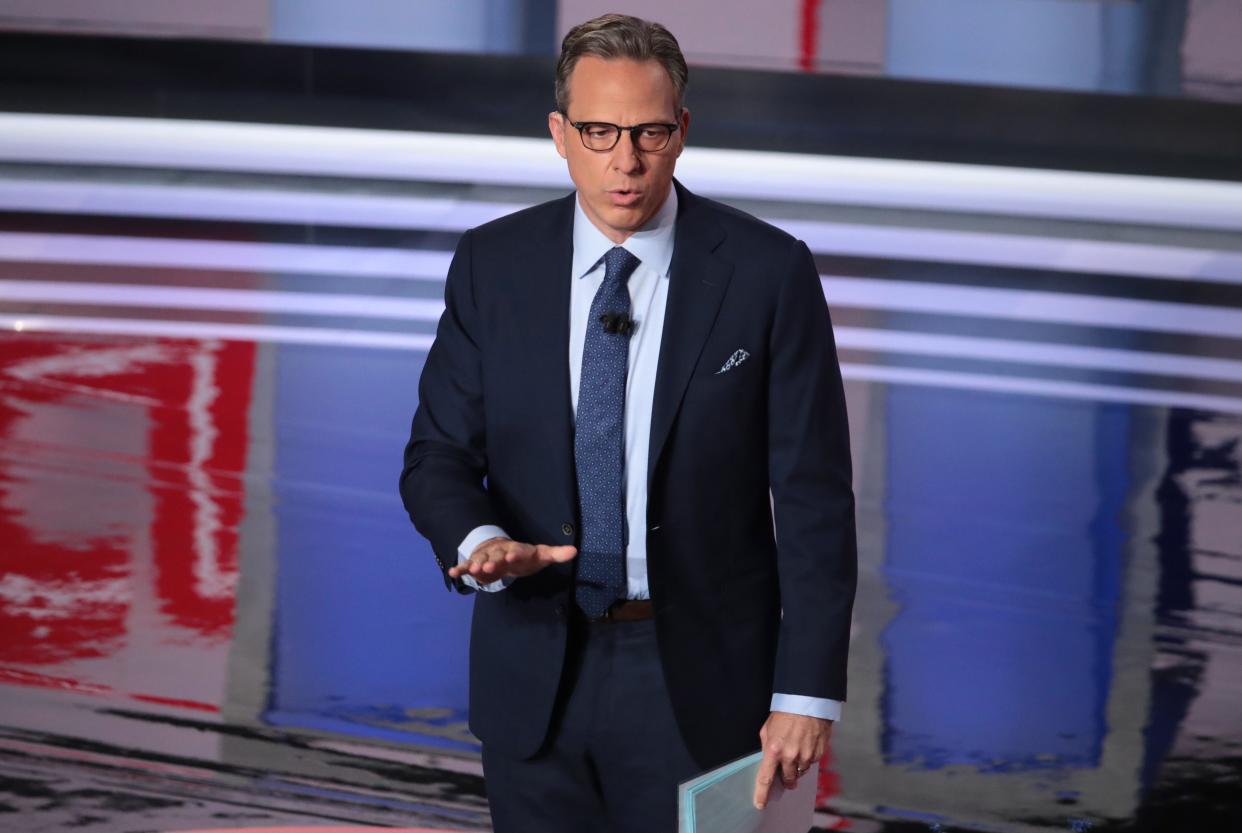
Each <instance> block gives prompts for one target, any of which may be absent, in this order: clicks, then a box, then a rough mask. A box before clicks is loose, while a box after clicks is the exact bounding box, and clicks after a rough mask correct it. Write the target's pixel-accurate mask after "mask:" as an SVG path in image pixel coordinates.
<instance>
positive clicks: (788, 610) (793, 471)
mask: <svg viewBox="0 0 1242 833" xmlns="http://www.w3.org/2000/svg"><path fill="white" fill-rule="evenodd" d="M769 351H770V352H769V355H770V356H771V360H770V372H769V380H768V471H769V477H770V486H771V490H772V508H773V515H774V520H775V526H776V548H777V569H778V573H779V580H780V590H781V607H782V617H781V625H780V636H779V640H778V643H777V655H776V676H775V679H774V681H773V691H774V692H781V693H783V694H787V695H802V696H806V697H817V698H828V699H833V700H845V677H846V659H847V656H848V652H849V634H850V617H851V614H852V611H853V605H854V592H855V587H856V585H857V572H858V555H857V543H856V535H855V526H854V492H853V484H852V473H851V464H850V442H849V424H848V422H847V420H846V413H845V392H844V389H843V385H842V382H841V368H840V365H839V363H838V361H837V351H836V345H835V343H834V339H833V335H832V322H831V319H830V318H829V314H828V305H827V303H826V302H825V300H824V293H823V288H822V287H821V285H820V281H819V273H818V271H817V270H816V268H815V263H814V260H813V259H812V257H811V253H810V251H809V250H808V249H807V247H806V244H804V243H802V242H801V241H798V242H797V243H795V244H794V246H793V251H792V252H791V253H790V261H789V265H788V268H787V270H786V272H785V273H784V274H783V282H782V286H781V289H780V293H779V296H778V299H777V304H776V314H775V318H774V321H773V329H772V333H771V343H770V345H769Z"/></svg>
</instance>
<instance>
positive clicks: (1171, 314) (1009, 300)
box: [820, 275, 1242, 339]
mask: <svg viewBox="0 0 1242 833" xmlns="http://www.w3.org/2000/svg"><path fill="white" fill-rule="evenodd" d="M820 280H821V283H822V284H823V287H824V297H825V298H827V299H828V305H829V306H830V307H831V306H845V307H860V308H865V309H886V310H899V311H903V312H925V313H936V314H942V315H976V316H983V317H988V318H1004V319H1012V320H1017V321H1033V322H1041V323H1050V324H1074V325H1078V326H1085V327H1115V328H1118V329H1126V330H1146V331H1151V332H1161V333H1183V334H1188V335H1203V336H1220V337H1223V338H1237V339H1242V310H1233V309H1218V308H1216V307H1208V306H1202V305H1198V304H1172V303H1165V302H1162V301H1133V300H1130V299H1127V298H1100V297H1096V296H1092V295H1071V294H1066V293H1060V292H1034V291H1028V290H1024V289H991V288H981V287H973V286H946V285H941V284H927V283H917V282H914V281H885V280H868V279H865V278H846V277H836V276H831V275H825V276H821V279H820Z"/></svg>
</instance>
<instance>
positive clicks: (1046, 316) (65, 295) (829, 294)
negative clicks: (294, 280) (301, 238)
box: [0, 276, 1242, 338]
mask: <svg viewBox="0 0 1242 833" xmlns="http://www.w3.org/2000/svg"><path fill="white" fill-rule="evenodd" d="M821 283H822V285H823V288H824V296H825V298H827V299H828V303H829V305H830V306H845V307H854V308H860V309H884V310H900V311H905V312H922V313H937V314H949V315H967V316H980V317H988V318H1004V319H1016V320H1020V321H1034V322H1041V323H1057V324H1074V325H1080V326H1092V327H1114V328H1118V329H1129V330H1146V331H1153V332H1167V333H1181V334H1186V335H1205V336H1219V337H1224V338H1242V310H1233V309H1218V308H1215V307H1208V306H1202V305H1196V304H1174V303H1165V302H1162V301H1135V300H1130V299H1127V298H1099V297H1094V296H1089V295H1071V294H1066V293H1056V292H1035V291H1028V290H1019V289H991V288H979V287H962V286H944V285H939V284H924V283H916V282H910V281H885V280H869V279H864V278H843V277H832V276H827V277H823V278H822V279H821ZM0 301H5V302H15V301H24V302H31V303H60V304H81V305H100V306H136V307H156V308H161V307H162V308H174V309H205V310H230V311H246V312H266V313H273V314H305V315H350V316H359V317H366V318H392V319H401V320H410V321H436V320H438V319H439V317H440V313H441V312H443V310H444V305H443V303H442V302H441V301H439V300H438V299H428V298H398V297H392V296H386V295H346V294H337V293H319V292H284V291H267V290H257V289H210V288H199V287H170V286H148V285H139V284H110V283H84V282H73V281H21V280H0Z"/></svg>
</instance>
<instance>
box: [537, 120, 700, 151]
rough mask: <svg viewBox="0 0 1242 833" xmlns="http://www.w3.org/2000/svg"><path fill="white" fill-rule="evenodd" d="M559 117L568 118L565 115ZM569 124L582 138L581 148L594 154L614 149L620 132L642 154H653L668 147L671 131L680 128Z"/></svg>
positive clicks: (648, 125) (669, 126)
mask: <svg viewBox="0 0 1242 833" xmlns="http://www.w3.org/2000/svg"><path fill="white" fill-rule="evenodd" d="M561 115H562V116H565V118H569V116H567V115H566V114H565V113H561ZM569 124H570V126H572V127H573V128H574V129H575V130H577V131H578V135H579V136H581V137H582V144H583V146H584V147H585V148H586V149H587V150H593V151H595V152H596V153H607V152H608V151H610V150H612V149H613V148H615V147H616V146H617V142H619V141H621V134H622V132H627V133H629V134H630V141H631V142H633V143H634V147H636V148H638V149H639V150H641V151H643V152H644V153H655V152H656V151H660V150H664V149H665V148H666V147H668V142H669V139H671V138H673V131H675V130H677V128H678V127H679V126H680V125H676V124H661V123H659V122H651V123H648V124H635V125H631V126H628V127H623V126H621V125H619V124H612V123H610V122H606V121H573V122H570V123H569Z"/></svg>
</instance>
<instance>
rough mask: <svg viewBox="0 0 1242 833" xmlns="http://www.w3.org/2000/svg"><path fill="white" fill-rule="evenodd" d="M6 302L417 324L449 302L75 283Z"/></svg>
mask: <svg viewBox="0 0 1242 833" xmlns="http://www.w3.org/2000/svg"><path fill="white" fill-rule="evenodd" d="M0 301H6V302H12V301H27V302H31V303H51V304H84V305H96V306H123V307H156V308H164V309H206V310H228V311H230V312H265V313H271V314H300V315H347V316H358V317H363V318H395V319H401V320H412V321H438V320H439V318H440V313H442V312H443V311H444V303H443V302H441V301H437V300H433V299H429V298H428V299H424V298H395V297H391V296H386V295H383V296H381V295H345V294H338V293H319V292H273V291H268V290H258V289H213V288H204V287H180V286H147V285H142V284H101V283H79V282H73V281H6V280H0Z"/></svg>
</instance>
